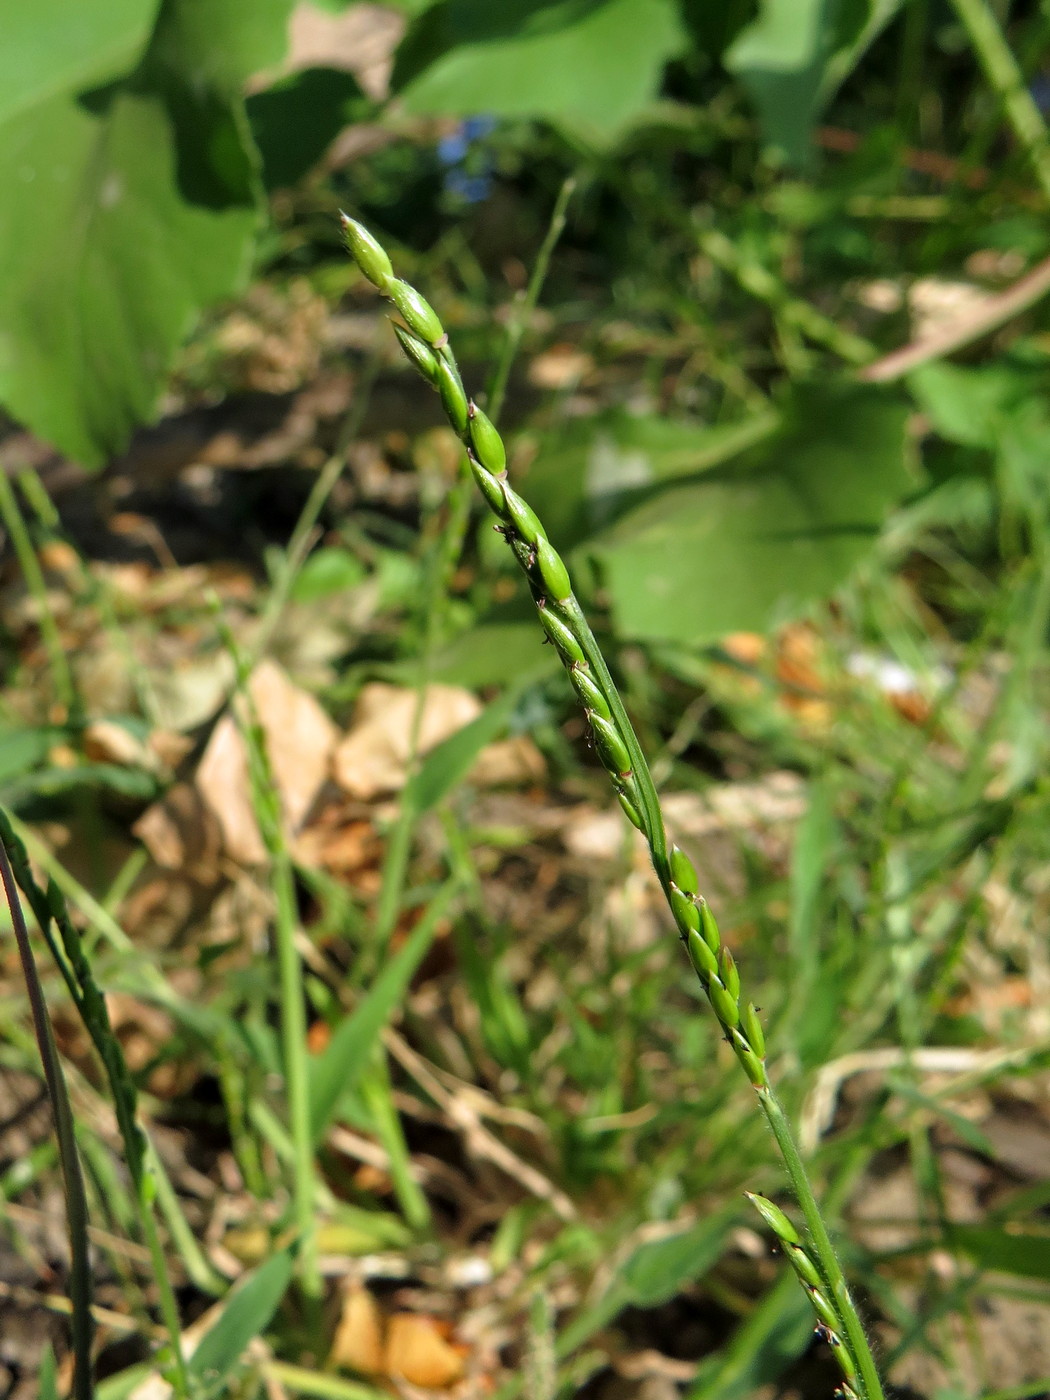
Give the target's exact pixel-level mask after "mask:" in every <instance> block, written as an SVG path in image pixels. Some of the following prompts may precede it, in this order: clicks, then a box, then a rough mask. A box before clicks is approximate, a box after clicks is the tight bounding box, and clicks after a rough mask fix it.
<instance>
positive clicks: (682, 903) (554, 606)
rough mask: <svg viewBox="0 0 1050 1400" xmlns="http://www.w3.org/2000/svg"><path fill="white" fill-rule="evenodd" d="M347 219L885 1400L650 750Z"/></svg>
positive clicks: (417, 332) (473, 426)
mask: <svg viewBox="0 0 1050 1400" xmlns="http://www.w3.org/2000/svg"><path fill="white" fill-rule="evenodd" d="M342 220H343V228H344V233H345V236H346V244H347V248H348V250H349V252H350V254H351V256H352V257H353V258H354V259H355V261H356V262H357V264H358V266H359V267H360V269H361V271H362V272H363V274H364V275H365V277H366V278H367V279H368V280H369V281H370V282H371V283H372V285H373V286H374V287H376V288H377V289H378V291H379V292H381V293H382V295H383V296H385V297H386V298H387V299H388V300H389V301H390V302H391V303H392V304H393V305H394V307H395V309H396V310H397V312H398V313H399V314H400V316H401V317H402V319H403V321H404V322H405V324H404V325H403V326H402V325H398V324H397V323H395V326H394V330H395V333H396V334H397V337H398V340H399V341H400V343H401V346H402V349H403V350H404V351H405V354H406V356H407V357H408V359H409V361H410V362H411V363H412V364H413V365H414V366H415V368H416V369H417V370H418V371H419V373H420V374H421V375H422V377H423V378H424V379H425V380H426V381H427V383H428V384H430V385H431V387H432V388H434V389H436V390H437V391H438V393H439V394H440V396H441V402H442V406H443V407H444V410H445V413H446V416H447V418H448V420H449V422H450V423H451V425H452V427H453V429H454V430H455V432H456V435H457V436H458V437H459V439H460V441H461V442H462V444H463V447H464V449H465V450H466V455H467V461H468V464H469V466H470V471H471V474H472V476H473V478H474V481H475V482H476V483H477V486H478V489H479V491H480V493H481V495H482V497H483V498H484V500H485V503H486V505H487V506H488V507H489V509H490V510H491V512H492V513H493V515H494V516H495V517H496V519H497V522H498V526H497V528H498V529H499V530H500V532H501V534H502V535H503V537H504V539H505V540H506V541H507V544H508V545H509V546H510V548H511V550H512V552H513V554H514V557H515V559H516V560H517V562H518V564H519V565H520V567H521V569H522V571H523V572H524V574H525V577H526V579H527V580H528V583H529V587H530V589H531V592H532V596H533V600H534V602H535V604H536V610H537V616H538V618H539V621H540V624H541V625H542V627H543V630H544V631H545V632H546V634H547V638H548V640H549V641H550V642H551V644H552V645H553V646H554V649H555V651H556V652H557V653H558V656H559V657H560V658H561V661H562V663H563V664H564V666H565V668H566V670H567V672H568V676H569V680H570V683H571V684H572V686H573V689H574V690H575V692H576V695H577V697H578V698H579V700H580V703H581V705H582V706H583V712H584V715H585V717H586V719H587V723H588V725H589V727H590V732H591V740H592V743H593V747H594V751H595V753H596V754H597V756H598V758H599V760H600V761H601V763H602V766H603V767H604V768H605V769H606V770H607V772H608V773H609V776H610V779H611V781H612V785H613V789H614V791H615V793H616V796H617V799H618V800H619V803H620V806H621V807H622V808H623V811H624V814H625V815H626V817H627V819H628V821H630V822H631V824H632V825H633V826H635V827H637V829H638V830H639V831H640V832H641V833H642V834H643V835H644V837H645V839H646V841H647V843H648V845H649V850H650V854H651V856H652V860H653V865H654V867H655V869H656V873H657V876H658V878H659V880H660V884H661V886H662V888H663V891H664V895H665V897H666V899H667V903H668V906H669V908H670V910H671V914H672V916H673V918H674V921H675V924H676V926H677V928H678V932H679V935H680V937H681V938H682V941H683V942H684V943H685V945H686V949H687V952H688V954H689V959H690V962H691V964H692V966H693V968H694V970H695V972H696V974H697V977H698V978H699V979H700V983H701V985H702V987H703V989H704V992H705V993H706V995H707V999H708V1002H709V1003H710V1005H711V1008H712V1010H713V1011H714V1014H715V1016H716V1017H717V1018H718V1021H719V1023H720V1024H721V1027H722V1031H723V1034H724V1036H725V1039H726V1040H727V1041H728V1043H729V1045H730V1046H731V1047H732V1049H733V1051H734V1052H735V1054H736V1058H737V1059H738V1060H739V1062H740V1064H741V1066H742V1068H743V1070H744V1072H745V1074H746V1075H747V1077H748V1079H749V1080H750V1082H751V1084H752V1086H753V1087H754V1088H755V1090H756V1091H757V1095H758V1102H759V1105H760V1107H761V1109H762V1111H763V1113H765V1115H766V1118H767V1120H768V1121H769V1124H770V1127H771V1128H772V1130H773V1135H774V1137H775V1138H776V1141H777V1144H778V1146H779V1148H780V1151H781V1155H782V1157H783V1159H784V1165H785V1168H786V1170H787V1173H788V1176H789V1178H790V1180H791V1184H792V1186H793V1188H794V1190H795V1194H796V1196H797V1198H798V1201H799V1205H800V1206H801V1208H802V1212H803V1215H804V1216H805V1218H806V1223H807V1225H808V1226H809V1229H810V1234H811V1235H812V1237H813V1245H814V1252H815V1255H816V1260H817V1262H816V1264H815V1265H814V1267H815V1269H816V1270H817V1278H818V1280H819V1281H820V1283H821V1285H822V1287H821V1288H819V1289H816V1294H817V1297H818V1298H819V1301H820V1303H821V1304H823V1305H824V1306H825V1307H826V1308H827V1309H828V1310H829V1316H831V1317H834V1319H835V1321H836V1324H837V1326H836V1327H835V1328H832V1327H831V1323H830V1322H827V1321H825V1320H824V1319H823V1318H822V1319H821V1321H822V1325H823V1326H825V1327H826V1328H827V1329H828V1330H829V1331H831V1332H833V1335H834V1337H835V1338H836V1343H837V1345H838V1347H839V1349H840V1353H841V1355H842V1357H843V1358H845V1364H844V1365H843V1374H844V1375H845V1376H846V1379H847V1385H848V1386H854V1387H855V1389H850V1390H848V1391H847V1392H846V1393H847V1394H850V1395H853V1394H855V1395H857V1396H858V1397H859V1400H883V1392H882V1387H881V1384H880V1382H879V1378H878V1373H877V1371H876V1368H875V1363H874V1360H873V1359H872V1355H871V1350H870V1347H869V1346H868V1343H867V1339H866V1337H865V1334H864V1329H863V1327H862V1326H861V1323H860V1319H859V1317H858V1316H857V1313H856V1310H855V1308H854V1306H853V1303H852V1301H851V1299H850V1297H849V1293H848V1290H847V1288H846V1282H845V1278H844V1276H843V1274H842V1269H841V1266H840V1265H839V1263H838V1259H837V1258H836V1256H835V1253H834V1250H833V1248H832V1245H831V1240H830V1237H829V1236H828V1233H827V1228H826V1227H825V1225H824V1222H823V1219H822V1217H821V1215H820V1211H819V1208H818V1206H817V1203H816V1198H815V1196H814V1194H813V1190H812V1187H811V1186H810V1184H809V1180H808V1177H807V1175H806V1171H805V1167H804V1165H803V1162H802V1158H801V1156H800V1154H799V1152H798V1148H797V1146H796V1145H795V1142H794V1138H793V1135H792V1134H791V1131H790V1128H789V1126H788V1123H787V1119H786V1116H785V1114H784V1111H783V1109H782V1108H781V1106H780V1104H779V1101H778V1100H777V1098H776V1097H775V1095H774V1093H773V1090H772V1086H771V1085H770V1082H769V1078H768V1075H767V1072H766V1047H765V1036H764V1034H763V1031H762V1027H761V1024H760V1022H759V1018H758V1012H757V1010H756V1008H755V1006H754V1004H753V1003H752V1002H749V1001H746V1000H744V998H743V996H742V992H741V979H740V972H739V969H738V967H737V965H736V962H735V961H734V959H733V956H732V954H731V953H730V952H729V950H728V949H726V948H723V947H722V941H721V937H720V935H719V932H718V925H717V924H716V922H715V919H714V916H713V914H712V913H711V911H710V909H709V908H708V906H707V903H706V901H705V900H704V898H703V896H702V895H701V894H700V893H699V887H700V882H699V878H698V875H697V872H696V868H695V866H694V865H693V863H692V861H690V859H689V857H688V856H687V855H686V854H685V853H684V852H683V851H682V850H680V849H679V848H678V847H676V846H670V847H669V845H668V841H667V834H666V831H665V829H664V821H663V814H662V812H661V809H660V801H659V797H658V796H657V792H656V787H655V785H654V783H653V779H652V775H651V774H650V771H649V766H648V764H647V762H646V760H645V755H644V754H643V752H642V749H641V746H640V745H639V742H638V738H637V736H636V734H635V732H634V728H633V726H632V724H631V721H630V719H629V718H628V716H627V712H626V710H625V709H624V706H623V702H622V700H621V699H620V696H619V692H618V691H617V689H616V686H615V685H614V683H613V680H612V677H611V675H610V673H609V668H608V666H607V664H606V662H605V658H604V657H603V655H602V653H601V650H600V648H599V647H598V643H597V641H596V640H595V637H594V633H593V632H592V631H591V629H590V626H589V624H588V623H587V620H586V617H585V616H584V613H583V610H582V608H581V607H580V605H579V602H578V601H577V599H576V596H575V594H574V593H573V590H572V583H571V580H570V577H569V572H568V570H567V568H566V566H565V563H564V561H563V560H562V558H561V556H560V555H559V554H558V552H557V550H556V549H555V547H554V545H553V544H552V543H551V541H550V540H549V539H548V537H547V532H546V530H545V529H544V527H543V524H542V522H541V521H540V520H539V518H538V517H537V515H536V513H535V511H533V509H532V508H531V506H529V505H528V503H527V502H526V501H524V500H523V499H522V498H521V496H519V495H518V493H517V492H516V491H515V490H514V489H513V487H512V486H511V485H510V483H509V481H508V480H507V470H506V464H507V452H506V448H505V446H504V443H503V440H502V438H501V437H500V434H499V430H498V429H497V428H496V426H495V424H494V423H493V422H492V421H491V419H490V418H489V417H488V416H487V415H486V414H485V413H484V411H483V410H482V409H480V408H479V407H478V406H477V404H475V403H474V402H473V401H472V400H471V399H469V398H468V396H467V394H466V391H465V390H464V388H463V382H462V379H461V378H460V374H459V369H458V367H457V365H456V360H455V356H454V355H453V353H452V349H451V346H450V345H449V342H448V336H447V335H446V334H445V331H444V329H443V327H442V325H441V322H440V320H439V318H438V316H437V314H436V313H435V311H434V309H433V307H431V306H430V304H429V303H428V302H426V301H425V300H424V299H423V297H422V296H420V294H419V293H418V292H416V291H415V289H414V288H412V287H410V286H409V285H408V284H407V283H405V282H402V281H400V280H398V279H397V278H396V277H395V276H394V272H393V267H392V265H391V262H390V259H389V257H388V256H387V254H386V251H385V250H384V249H383V248H382V246H381V245H380V244H379V243H378V242H377V241H376V239H375V238H374V237H373V236H372V234H370V233H369V232H368V230H367V229H366V228H364V227H363V226H362V225H361V224H359V223H356V222H355V221H354V220H353V219H351V218H349V216H348V215H346V214H344V215H343V216H342ZM785 1218H786V1217H785ZM807 1258H808V1256H807ZM801 1277H802V1275H801V1274H800V1278H801ZM803 1283H804V1284H805V1286H806V1287H807V1289H808V1290H809V1291H810V1293H811V1296H812V1294H813V1292H814V1285H812V1284H810V1283H807V1282H806V1280H805V1279H803ZM815 1306H816V1303H815ZM819 1315H820V1313H819V1309H818V1316H819ZM849 1368H852V1372H851V1370H850V1369H849Z"/></svg>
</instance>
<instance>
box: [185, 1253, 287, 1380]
mask: <svg viewBox="0 0 1050 1400" xmlns="http://www.w3.org/2000/svg"><path fill="white" fill-rule="evenodd" d="M291 1281H292V1256H291V1254H290V1253H289V1252H288V1251H287V1250H282V1251H281V1253H280V1254H275V1255H274V1256H273V1258H272V1259H267V1261H266V1263H265V1264H263V1265H262V1266H261V1267H260V1268H258V1269H256V1271H255V1272H254V1273H253V1274H252V1275H251V1277H250V1278H249V1279H247V1280H246V1281H245V1282H244V1283H243V1284H242V1285H241V1286H240V1287H239V1288H237V1289H236V1290H235V1292H234V1293H233V1294H231V1296H230V1299H229V1302H228V1303H227V1304H226V1306H225V1307H224V1308H223V1311H222V1316H221V1317H220V1318H219V1320H218V1322H217V1323H216V1324H215V1326H214V1327H213V1328H212V1329H211V1330H210V1331H209V1332H206V1333H205V1334H204V1336H203V1338H202V1339H201V1343H200V1345H199V1346H198V1348H197V1350H196V1351H195V1352H194V1353H193V1355H192V1356H191V1357H190V1360H189V1366H188V1369H189V1374H190V1380H191V1381H192V1382H193V1383H195V1384H196V1385H197V1386H199V1387H201V1388H202V1389H203V1390H204V1393H205V1394H207V1395H214V1394H216V1393H218V1392H219V1391H220V1389H221V1387H223V1386H224V1385H225V1383H226V1380H227V1378H228V1376H229V1375H230V1372H231V1371H232V1370H233V1368H234V1367H235V1366H236V1365H237V1362H238V1361H239V1360H240V1359H241V1357H242V1355H243V1354H244V1349H245V1347H246V1346H247V1345H248V1343H249V1342H251V1341H252V1340H253V1339H254V1338H255V1337H257V1336H258V1335H259V1334H260V1332H262V1331H263V1330H264V1329H265V1328H267V1327H268V1326H269V1325H270V1319H271V1318H272V1317H273V1315H274V1313H275V1312H276V1311H277V1309H278V1307H279V1306H280V1303H281V1299H282V1298H283V1297H284V1295H285V1293H286V1292H287V1290H288V1285H289V1283H291Z"/></svg>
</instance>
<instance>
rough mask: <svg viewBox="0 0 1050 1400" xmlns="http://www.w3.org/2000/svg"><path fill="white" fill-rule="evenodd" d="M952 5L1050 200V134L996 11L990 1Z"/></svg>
mask: <svg viewBox="0 0 1050 1400" xmlns="http://www.w3.org/2000/svg"><path fill="white" fill-rule="evenodd" d="M952 4H953V5H954V7H955V13H956V14H957V15H958V16H959V19H960V21H961V22H962V25H963V28H964V29H965V30H966V32H967V34H968V35H969V38H970V43H971V44H972V45H973V49H974V53H975V54H976V55H977V61H978V63H980V65H981V68H982V70H983V72H984V76H985V78H987V80H988V84H989V86H990V87H991V89H992V91H993V92H994V93H995V95H996V96H997V97H998V99H999V101H1000V103H1001V104H1002V108H1003V111H1004V112H1005V113H1006V119H1007V121H1008V122H1009V123H1010V125H1011V127H1012V128H1013V133H1014V135H1015V136H1016V137H1017V140H1018V143H1019V144H1020V145H1021V147H1022V148H1023V150H1024V151H1025V153H1026V154H1027V156H1028V159H1029V161H1030V163H1031V166H1032V169H1033V171H1034V172H1035V177H1036V179H1037V180H1038V181H1039V186H1040V188H1041V189H1042V191H1043V193H1044V194H1045V195H1046V197H1047V199H1050V134H1048V132H1047V129H1046V123H1045V122H1044V121H1043V114H1042V113H1041V112H1040V110H1039V108H1038V106H1037V105H1036V102H1035V99H1034V98H1033V96H1032V94H1031V93H1030V92H1029V91H1028V85H1027V83H1026V82H1025V77H1024V74H1023V73H1022V72H1021V67H1020V65H1019V63H1018V62H1017V59H1016V58H1015V57H1014V54H1013V51H1012V50H1011V48H1010V45H1009V44H1008V43H1007V41H1006V36H1005V35H1004V34H1003V31H1002V29H1001V27H1000V25H999V22H998V20H997V19H996V17H995V12H994V11H993V10H992V7H991V6H990V5H989V4H988V3H987V0H952Z"/></svg>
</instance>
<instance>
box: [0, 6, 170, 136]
mask: <svg viewBox="0 0 1050 1400" xmlns="http://www.w3.org/2000/svg"><path fill="white" fill-rule="evenodd" d="M158 4H159V0H76V3H75V4H70V0H33V3H32V4H28V3H26V0H0V33H2V34H3V36H4V39H3V43H2V44H0V124H2V123H3V122H5V121H7V120H8V119H9V118H10V117H11V116H13V115H14V114H15V113H17V112H20V111H22V110H24V109H25V108H27V107H31V106H34V105H35V104H37V103H40V102H46V101H47V100H48V99H49V98H51V97H56V96H58V95H59V94H60V93H63V92H69V91H71V90H73V89H76V88H80V87H86V86H87V85H88V84H97V83H102V82H106V81H108V80H109V79H112V78H119V77H123V76H124V74H125V73H127V72H129V71H130V69H132V68H134V67H135V65H136V63H138V61H139V59H140V58H141V57H142V51H143V49H144V48H145V46H146V41H147V40H148V39H149V36H150V31H151V29H152V28H153V22H154V19H155V18H156V14H157V8H158Z"/></svg>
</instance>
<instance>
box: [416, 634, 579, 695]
mask: <svg viewBox="0 0 1050 1400" xmlns="http://www.w3.org/2000/svg"><path fill="white" fill-rule="evenodd" d="M557 665H558V657H557V653H556V652H555V651H554V648H553V647H546V648H545V647H544V646H543V633H542V632H541V631H540V629H539V627H538V625H537V623H536V618H535V616H534V615H530V616H527V617H523V618H522V619H521V621H514V622H502V621H500V622H495V621H490V622H479V623H478V624H477V625H476V626H474V627H471V628H470V629H469V630H468V631H466V632H464V633H463V634H462V636H459V637H457V638H456V639H455V640H454V641H452V642H450V643H449V644H448V646H447V647H444V648H442V650H441V651H439V652H438V653H437V655H436V656H435V657H434V662H433V665H432V666H431V668H430V674H431V678H432V679H433V680H436V681H444V682H445V683H446V684H447V685H462V686H466V688H467V689H468V690H476V689H477V688H478V687H480V686H484V685H498V684H500V683H501V682H503V681H505V680H506V679H507V677H508V676H516V675H522V674H524V673H525V672H526V671H528V672H529V673H531V674H536V673H538V672H539V670H540V668H541V667H542V668H543V669H544V670H546V671H553V670H556V669H557Z"/></svg>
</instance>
